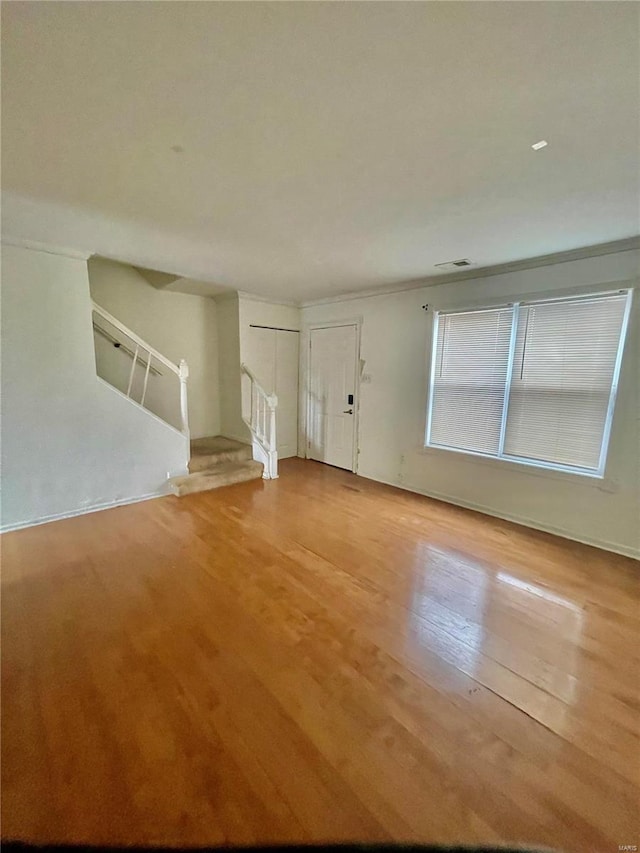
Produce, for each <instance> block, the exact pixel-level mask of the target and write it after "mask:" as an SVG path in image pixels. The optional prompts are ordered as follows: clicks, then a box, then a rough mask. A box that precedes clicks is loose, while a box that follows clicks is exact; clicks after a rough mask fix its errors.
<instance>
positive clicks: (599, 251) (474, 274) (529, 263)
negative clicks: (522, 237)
mask: <svg viewBox="0 0 640 853" xmlns="http://www.w3.org/2000/svg"><path fill="white" fill-rule="evenodd" d="M638 249H640V235H639V236H636V237H627V238H625V239H624V240H613V241H611V242H610V243H598V244H596V245H595V246H584V247H582V248H580V249H569V250H568V251H566V252H554V253H553V254H550V255H538V256H536V257H533V258H526V259H524V260H521V261H510V262H508V263H505V264H494V265H493V266H489V267H474V269H471V270H466V271H465V272H463V273H451V274H449V275H447V274H441V275H433V276H425V277H424V278H420V279H411V280H410V281H404V282H398V283H397V284H391V285H383V286H381V287H375V288H370V289H368V290H354V291H350V292H347V293H343V294H339V295H337V296H324V297H321V298H319V299H310V300H307V301H304V302H300V303H299V306H300V308H311V307H312V306H314V305H328V304H330V303H332V302H349V301H351V300H353V299H367V298H370V297H373V296H386V295H389V294H393V293H403V292H405V291H407V290H420V289H422V288H424V287H433V286H435V285H438V284H453V283H454V282H457V281H467V280H468V279H471V278H487V277H489V276H494V275H505V274H506V273H512V272H519V271H521V270H529V269H535V268H536V267H544V266H549V265H551V264H563V263H568V262H569V261H579V260H583V259H584V258H595V257H598V256H599V255H612V254H617V253H618V252H631V251H634V250H638Z"/></svg>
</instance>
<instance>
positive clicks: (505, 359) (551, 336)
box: [426, 290, 631, 476]
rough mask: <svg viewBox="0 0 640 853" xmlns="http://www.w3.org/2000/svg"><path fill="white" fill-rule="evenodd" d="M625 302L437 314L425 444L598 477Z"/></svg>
mask: <svg viewBox="0 0 640 853" xmlns="http://www.w3.org/2000/svg"><path fill="white" fill-rule="evenodd" d="M630 303H631V291H630V290H624V291H615V292H612V293H610V294H605V295H595V296H584V297H577V298H570V299H552V300H546V301H536V302H522V303H516V304H514V305H509V306H502V307H498V308H487V309H482V310H473V311H452V312H437V313H436V315H435V318H434V341H433V352H432V363H431V387H430V395H429V410H428V418H427V438H426V443H427V445H428V446H430V447H441V448H446V449H448V450H457V451H464V452H467V453H476V454H481V455H483V456H491V457H495V458H497V459H508V460H512V461H514V462H523V463H525V464H530V465H539V466H542V467H545V468H557V469H560V470H568V471H574V472H576V473H581V474H591V475H593V476H603V474H604V465H605V458H606V452H607V443H608V438H609V430H610V426H611V419H612V415H613V404H614V398H615V391H616V384H617V379H618V372H619V370H620V363H621V359H622V349H623V346H624V337H625V331H626V326H627V319H628V314H629V306H630Z"/></svg>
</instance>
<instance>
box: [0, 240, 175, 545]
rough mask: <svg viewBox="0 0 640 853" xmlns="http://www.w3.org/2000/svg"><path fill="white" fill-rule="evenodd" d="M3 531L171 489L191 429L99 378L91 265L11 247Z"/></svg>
mask: <svg viewBox="0 0 640 853" xmlns="http://www.w3.org/2000/svg"><path fill="white" fill-rule="evenodd" d="M1 436H2V512H1V514H2V528H3V529H7V528H11V527H18V526H22V525H27V524H30V523H35V522H38V521H43V520H46V519H49V518H55V517H61V516H65V515H71V514H75V513H78V512H83V511H88V510H90V509H91V508H98V507H101V506H104V505H109V504H113V503H117V502H122V503H124V502H128V501H132V500H136V499H139V498H143V497H148V496H152V495H156V494H161V493H163V492H164V491H165V488H166V479H167V472H170V473H171V474H172V475H173V474H178V473H183V472H184V471H185V469H186V464H187V459H188V448H187V442H186V439H185V438H184V436H182V435H181V434H180V433H178V432H177V431H176V430H174V429H172V428H171V427H169V426H167V425H166V424H164V423H162V422H161V421H160V420H158V419H157V418H156V417H154V416H153V415H151V414H149V413H148V412H146V411H144V410H143V409H141V408H140V407H138V406H136V405H135V404H133V403H132V402H130V401H129V400H127V399H125V398H124V397H123V396H122V395H121V394H119V393H118V392H117V391H115V390H114V389H112V388H111V387H110V386H108V385H106V384H105V383H104V382H102V380H100V379H99V378H98V377H97V376H96V371H95V360H94V346H93V334H92V326H91V302H90V294H89V279H88V274H87V264H86V262H85V261H83V260H77V259H73V258H69V257H64V256H61V255H55V254H50V253H47V252H41V251H33V250H31V249H23V248H17V247H15V246H7V245H3V247H2V427H1Z"/></svg>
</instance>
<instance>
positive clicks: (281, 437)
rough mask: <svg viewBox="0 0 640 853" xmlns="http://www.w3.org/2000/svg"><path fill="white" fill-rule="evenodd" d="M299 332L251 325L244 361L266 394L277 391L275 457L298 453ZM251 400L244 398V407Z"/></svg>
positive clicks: (245, 408)
mask: <svg viewBox="0 0 640 853" xmlns="http://www.w3.org/2000/svg"><path fill="white" fill-rule="evenodd" d="M299 337H300V335H299V333H298V332H289V331H286V330H283V329H268V328H265V327H263V326H251V327H250V328H249V333H248V335H247V340H246V351H245V353H244V361H245V363H246V364H247V366H248V367H249V368H250V370H251V372H252V373H253V374H254V376H255V377H256V379H257V380H258V382H259V383H260V384H261V385H262V387H263V388H264V390H265V391H266V392H267V393H268V394H276V396H277V397H278V408H277V409H276V441H277V449H278V458H279V459H287V457H289V456H297V454H298V345H299V340H298V339H299ZM249 404H250V401H249V400H248V399H247V400H244V399H243V411H247V406H248V405H249Z"/></svg>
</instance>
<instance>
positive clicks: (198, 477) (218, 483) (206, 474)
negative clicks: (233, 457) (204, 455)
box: [169, 459, 264, 497]
mask: <svg viewBox="0 0 640 853" xmlns="http://www.w3.org/2000/svg"><path fill="white" fill-rule="evenodd" d="M263 470H264V465H263V464H262V462H255V461H254V460H253V459H249V460H244V461H242V462H233V461H232V462H220V463H218V464H216V465H214V467H213V468H209V469H208V470H206V471H196V472H195V473H193V474H187V475H186V476H184V477H172V478H171V480H169V485H170V487H171V491H172V492H173V494H174V495H178V497H182V496H183V495H190V494H193V493H194V492H206V491H209V490H210V489H219V488H221V487H222V486H231V485H233V484H234V483H244V482H246V481H247V480H258V479H260V478H261V477H262V472H263Z"/></svg>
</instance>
